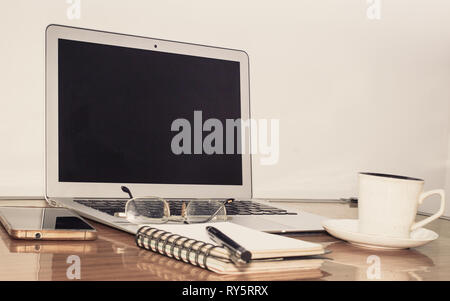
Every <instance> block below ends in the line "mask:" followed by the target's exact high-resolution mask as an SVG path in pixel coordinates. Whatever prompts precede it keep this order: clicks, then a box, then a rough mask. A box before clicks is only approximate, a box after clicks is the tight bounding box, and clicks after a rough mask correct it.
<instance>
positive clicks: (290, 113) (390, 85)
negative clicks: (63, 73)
mask: <svg viewBox="0 0 450 301" xmlns="http://www.w3.org/2000/svg"><path fill="white" fill-rule="evenodd" d="M2 4H3V8H2V10H0V22H1V23H0V25H1V26H0V36H1V39H0V43H1V48H0V49H1V50H0V51H1V56H0V66H1V72H0V82H1V83H2V85H1V89H0V102H1V105H2V106H1V110H0V139H1V140H0V141H1V148H0V155H1V156H0V194H2V195H42V194H43V190H44V182H43V173H44V170H43V169H44V41H45V35H44V31H45V27H46V26H47V25H48V24H50V23H57V24H65V25H70V26H78V27H86V28H93V29H101V30H105V31H113V32H121V33H128V34H135V35H142V36H149V37H155V38H162V39H169V40H178V41H187V42H192V43H199V44H208V45H215V46H223V47H229V48H237V49H244V50H246V51H247V52H248V53H249V55H250V64H251V66H250V69H251V70H250V72H251V102H252V115H253V117H255V118H279V119H280V129H281V136H280V139H281V140H280V143H281V146H280V147H281V148H280V161H279V163H278V164H276V165H273V166H261V165H259V164H258V160H255V164H254V167H253V171H254V191H255V194H256V196H258V197H286V198H294V197H319V198H327V197H347V196H352V195H356V173H357V172H358V171H361V170H364V171H366V170H372V171H382V172H393V173H401V174H406V175H410V176H417V177H423V178H425V180H426V182H427V184H426V188H427V189H431V188H438V187H444V184H445V181H446V180H445V174H446V167H445V161H446V160H447V156H448V155H449V151H448V135H449V129H448V120H449V114H448V112H450V110H449V107H448V102H449V97H450V89H448V83H449V80H450V18H448V13H449V11H450V2H449V1H445V0H429V1H425V0H397V1H386V0H382V11H381V19H380V20H369V19H368V18H367V15H366V10H367V7H368V4H367V1H366V0H342V1H335V0H303V1H300V0H289V1H262V0H259V1H257V0H253V1H238V0H227V1H225V0H221V1H215V0H190V1H185V0H177V1H174V0H171V1H150V0H140V1H137V0H136V1H110V0H96V1H91V0H81V18H80V19H79V20H69V19H68V18H67V16H66V9H67V7H68V4H67V3H66V1H65V0H51V1H48V0H47V1H33V0H29V1H23V0H21V1H18V0H14V1H12V0H9V1H3V2H2ZM256 159H258V158H256ZM449 172H450V171H449ZM449 185H450V184H449ZM449 187H450V186H449ZM435 201H436V200H435ZM435 201H434V202H431V203H428V204H427V206H426V207H425V209H426V210H434V207H435V206H436V204H435Z"/></svg>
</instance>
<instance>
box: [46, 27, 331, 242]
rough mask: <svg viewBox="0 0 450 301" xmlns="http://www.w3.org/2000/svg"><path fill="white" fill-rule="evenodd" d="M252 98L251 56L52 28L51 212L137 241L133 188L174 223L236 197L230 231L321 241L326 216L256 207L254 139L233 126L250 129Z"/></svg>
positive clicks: (267, 204)
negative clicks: (157, 200)
mask: <svg viewBox="0 0 450 301" xmlns="http://www.w3.org/2000/svg"><path fill="white" fill-rule="evenodd" d="M249 94H250V93H249V59H248V56H247V54H246V53H245V52H244V51H240V50H233V49H225V48H218V47H210V46H202V45H195V44H189V43H181V42H174V41H167V40H160V39H153V38H146V37H139V36H132V35H124V34H117V33H110V32H103V31H97V30H88V29H81V28H73V27H67V26H60V25H49V26H48V27H47V29H46V199H47V201H48V203H49V204H50V205H52V206H62V207H67V208H70V209H73V210H75V211H76V212H78V213H79V214H80V215H82V216H84V217H86V218H89V219H92V220H95V221H98V222H101V223H103V224H106V225H109V226H111V227H115V228H117V229H121V230H123V231H127V232H130V233H135V232H136V231H137V229H138V227H139V225H135V224H133V223H130V222H129V221H128V220H127V219H126V218H124V217H123V213H124V210H125V204H126V202H127V200H128V199H129V197H128V195H127V194H125V193H124V192H123V191H122V189H121V187H122V186H126V187H128V188H129V190H130V191H131V192H132V193H133V195H134V196H135V197H145V196H157V197H162V198H165V199H167V200H168V201H169V205H170V211H171V214H174V215H176V214H177V213H179V211H180V207H181V204H182V203H183V202H188V201H189V200H192V199H208V198H214V199H227V198H234V199H235V201H234V202H232V203H231V204H227V205H226V206H227V207H226V209H227V215H228V217H229V220H230V222H233V223H236V224H240V225H243V226H247V227H250V228H253V229H258V230H261V231H266V232H274V233H277V232H302V231H307V232H311V231H323V228H322V225H321V222H322V221H323V220H324V217H321V216H318V215H315V214H310V213H307V212H302V211H295V210H292V209H288V208H284V207H283V206H278V205H277V206H275V205H274V204H273V203H271V202H270V201H268V200H253V199H252V174H251V164H252V163H251V155H250V151H247V152H245V151H244V150H245V147H247V148H248V146H249V145H250V136H249V134H245V133H244V134H242V133H243V131H242V128H239V127H228V126H227V122H228V121H230V120H231V121H239V120H249V118H250V100H249ZM230 124H232V123H230ZM235 124H236V123H235ZM222 125H223V126H222ZM220 127H222V129H220V130H223V131H225V134H223V132H222V133H221V132H220V131H219V128H220ZM226 131H228V132H226ZM213 132H215V134H214V139H211V138H212V137H211V135H212V133H213ZM221 134H222V135H221ZM221 136H222V137H221ZM230 137H231V138H230ZM208 139H209V144H208ZM220 139H221V140H220ZM211 140H214V142H212V141H211ZM202 146H203V147H202ZM208 147H209V148H208ZM211 148H212V151H211Z"/></svg>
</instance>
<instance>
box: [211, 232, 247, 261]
mask: <svg viewBox="0 0 450 301" xmlns="http://www.w3.org/2000/svg"><path fill="white" fill-rule="evenodd" d="M206 232H208V234H209V236H210V237H211V239H212V240H213V241H214V242H216V243H218V244H221V245H224V246H225V247H226V248H228V249H229V250H230V251H231V253H232V254H231V255H232V256H231V259H232V260H233V261H235V260H236V259H238V260H239V259H240V260H242V261H244V262H246V263H248V262H249V261H250V260H251V259H252V253H250V251H247V250H246V249H245V248H244V247H243V246H241V245H240V244H238V243H237V242H235V241H234V240H232V239H231V238H230V237H228V236H227V235H225V233H223V232H221V231H220V230H219V229H217V228H214V227H211V226H207V227H206Z"/></svg>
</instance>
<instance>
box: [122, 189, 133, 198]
mask: <svg viewBox="0 0 450 301" xmlns="http://www.w3.org/2000/svg"><path fill="white" fill-rule="evenodd" d="M120 188H122V191H123V192H125V193H128V195H129V196H130V199H132V198H133V195H132V194H131V191H130V189H128V187H127V186H121V187H120Z"/></svg>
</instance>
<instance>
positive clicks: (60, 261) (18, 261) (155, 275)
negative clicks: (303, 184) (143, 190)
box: [0, 201, 450, 280]
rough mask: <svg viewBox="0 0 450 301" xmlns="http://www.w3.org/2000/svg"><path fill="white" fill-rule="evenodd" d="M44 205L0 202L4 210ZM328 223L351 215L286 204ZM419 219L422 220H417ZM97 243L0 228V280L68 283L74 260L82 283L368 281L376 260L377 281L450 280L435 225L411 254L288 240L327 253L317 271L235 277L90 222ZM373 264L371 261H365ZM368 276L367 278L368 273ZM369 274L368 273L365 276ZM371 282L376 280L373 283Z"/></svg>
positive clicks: (446, 249)
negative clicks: (31, 236) (29, 236)
mask: <svg viewBox="0 0 450 301" xmlns="http://www.w3.org/2000/svg"><path fill="white" fill-rule="evenodd" d="M29 204H34V205H37V206H39V205H44V204H45V203H44V202H42V203H39V201H38V202H36V201H33V202H21V201H0V206H5V205H29ZM289 206H292V207H295V208H299V209H302V210H305V211H309V212H313V213H320V214H322V215H325V216H328V217H330V218H355V217H356V216H357V209H356V208H350V207H349V206H348V205H345V204H317V203H316V204H314V203H304V204H290V205H289ZM419 218H423V217H419ZM92 224H93V225H94V226H95V227H96V228H97V230H98V234H99V237H98V239H97V240H96V241H92V242H44V241H41V242H36V241H28V242H27V241H20V240H12V239H10V238H9V236H8V234H7V233H6V232H5V230H4V229H3V228H2V227H0V280H69V279H68V277H67V271H68V268H69V267H70V266H71V264H72V263H71V262H69V263H68V262H67V260H68V257H69V256H70V255H76V256H78V257H79V258H80V263H81V274H80V276H81V279H82V280H301V279H316V280H372V279H368V277H369V278H373V275H374V274H373V269H372V270H370V267H371V266H372V268H373V263H374V262H373V261H370V260H369V261H368V258H369V256H372V255H375V256H377V258H378V259H377V260H379V267H380V273H379V274H376V275H379V278H378V279H379V280H450V231H449V230H450V221H447V220H443V219H440V220H438V221H435V222H433V223H432V224H430V225H429V226H428V227H427V228H429V229H431V230H434V231H436V232H437V233H438V234H439V235H440V237H439V239H437V240H436V241H434V242H432V243H430V244H428V245H425V246H422V247H419V248H416V249H411V250H402V251H375V250H369V249H362V248H358V247H354V246H352V245H349V244H347V243H345V242H343V241H340V240H337V239H335V238H333V237H331V236H329V235H327V234H325V233H323V234H316V235H306V236H305V235H290V236H291V237H294V238H301V239H304V240H308V241H314V242H320V243H323V244H324V245H325V246H326V247H327V248H328V249H330V250H331V251H332V253H331V254H329V255H327V256H328V257H329V258H330V259H331V260H327V261H326V262H325V263H324V264H323V266H322V268H321V270H320V271H308V272H290V273H276V274H253V275H241V276H229V275H225V276H224V275H218V274H215V273H212V272H209V271H206V270H203V269H200V268H197V267H194V266H192V265H189V264H186V263H182V262H179V261H176V260H173V259H170V258H167V257H164V256H162V255H159V254H155V253H152V252H148V251H145V250H142V249H139V248H138V247H136V245H135V243H134V237H133V235H130V234H127V233H124V232H121V231H118V230H115V229H112V228H109V227H106V226H103V225H101V224H97V223H94V222H92ZM371 258H372V259H373V258H374V257H373V256H372V257H371ZM371 271H372V272H371ZM368 272H369V273H368ZM373 280H377V279H376V278H375V279H373Z"/></svg>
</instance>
